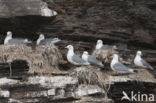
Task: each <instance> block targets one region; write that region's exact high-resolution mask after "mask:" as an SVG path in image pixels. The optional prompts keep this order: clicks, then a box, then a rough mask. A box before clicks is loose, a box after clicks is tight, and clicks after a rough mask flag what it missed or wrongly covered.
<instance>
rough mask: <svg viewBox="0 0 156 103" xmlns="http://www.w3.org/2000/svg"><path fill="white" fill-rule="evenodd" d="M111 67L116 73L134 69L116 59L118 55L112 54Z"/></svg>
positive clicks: (132, 71) (129, 71) (128, 71)
mask: <svg viewBox="0 0 156 103" xmlns="http://www.w3.org/2000/svg"><path fill="white" fill-rule="evenodd" d="M110 66H111V69H112V70H114V71H116V72H118V73H134V70H133V69H131V68H129V67H127V66H125V65H123V64H121V63H120V62H119V60H118V55H117V54H113V59H112V61H111V65H110Z"/></svg>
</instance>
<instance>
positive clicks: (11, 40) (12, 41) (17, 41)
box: [4, 31, 32, 76]
mask: <svg viewBox="0 0 156 103" xmlns="http://www.w3.org/2000/svg"><path fill="white" fill-rule="evenodd" d="M28 43H32V42H31V41H28V39H15V38H12V32H11V31H8V32H7V36H6V37H5V40H4V44H5V45H6V44H28ZM9 67H10V76H12V68H11V62H9Z"/></svg>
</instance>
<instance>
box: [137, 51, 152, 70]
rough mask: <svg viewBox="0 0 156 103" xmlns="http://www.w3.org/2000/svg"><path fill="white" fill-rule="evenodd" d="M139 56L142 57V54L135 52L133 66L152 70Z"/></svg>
mask: <svg viewBox="0 0 156 103" xmlns="http://www.w3.org/2000/svg"><path fill="white" fill-rule="evenodd" d="M141 56H142V52H141V51H137V53H136V56H135V59H134V64H135V65H136V66H138V67H143V68H149V69H151V70H153V67H152V66H151V65H150V64H149V63H148V62H146V61H145V60H144V59H142V58H141Z"/></svg>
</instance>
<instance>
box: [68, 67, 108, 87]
mask: <svg viewBox="0 0 156 103" xmlns="http://www.w3.org/2000/svg"><path fill="white" fill-rule="evenodd" d="M70 76H72V77H76V78H77V79H78V83H79V84H91V85H99V86H101V84H102V83H105V84H108V80H109V77H110V76H109V75H108V74H106V73H102V72H101V70H100V69H99V68H95V67H93V66H82V67H77V68H75V69H74V71H73V72H72V73H71V74H70Z"/></svg>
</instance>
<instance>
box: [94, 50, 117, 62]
mask: <svg viewBox="0 0 156 103" xmlns="http://www.w3.org/2000/svg"><path fill="white" fill-rule="evenodd" d="M117 53H118V52H117V51H115V50H114V49H97V50H94V51H93V53H92V56H94V57H95V58H97V59H99V60H100V61H102V62H103V63H104V64H105V63H110V61H111V59H110V56H112V55H113V54H117Z"/></svg>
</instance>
